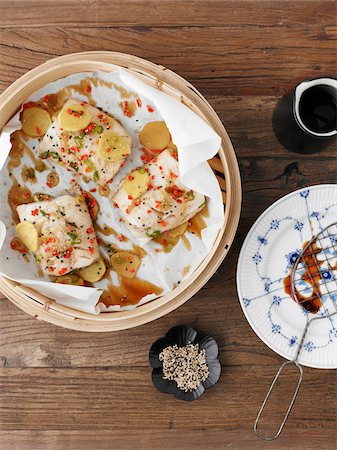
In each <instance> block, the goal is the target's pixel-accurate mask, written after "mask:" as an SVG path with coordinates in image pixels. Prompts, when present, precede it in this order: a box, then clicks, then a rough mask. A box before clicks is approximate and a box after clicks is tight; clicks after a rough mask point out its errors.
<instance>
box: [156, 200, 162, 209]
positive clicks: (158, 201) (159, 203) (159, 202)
mask: <svg viewBox="0 0 337 450" xmlns="http://www.w3.org/2000/svg"><path fill="white" fill-rule="evenodd" d="M162 203H163V202H162V201H160V200H156V208H159V207H160V205H161V204H162Z"/></svg>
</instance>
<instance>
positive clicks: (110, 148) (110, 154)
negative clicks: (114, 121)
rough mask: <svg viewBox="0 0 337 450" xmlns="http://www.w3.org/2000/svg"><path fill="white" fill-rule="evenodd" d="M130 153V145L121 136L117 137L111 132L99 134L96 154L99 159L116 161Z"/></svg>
mask: <svg viewBox="0 0 337 450" xmlns="http://www.w3.org/2000/svg"><path fill="white" fill-rule="evenodd" d="M130 153H131V148H130V145H129V144H128V143H127V141H126V140H125V139H124V138H123V137H122V136H117V135H116V134H115V133H113V132H112V131H107V132H105V133H102V134H101V136H100V141H99V148H98V152H97V155H98V157H99V158H101V159H104V160H105V161H118V160H120V159H123V158H125V157H126V156H128V155H130Z"/></svg>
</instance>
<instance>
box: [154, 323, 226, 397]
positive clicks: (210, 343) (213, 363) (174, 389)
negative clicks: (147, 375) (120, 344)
mask: <svg viewBox="0 0 337 450" xmlns="http://www.w3.org/2000/svg"><path fill="white" fill-rule="evenodd" d="M188 344H193V345H195V344H199V350H205V355H206V364H207V367H208V371H209V373H208V376H207V378H206V380H205V381H202V382H201V384H200V385H199V386H198V387H197V388H196V389H194V390H193V391H187V392H186V391H184V390H182V389H180V388H179V387H178V386H177V383H176V381H174V380H168V379H164V378H163V363H162V361H160V359H159V355H160V353H161V352H162V351H163V350H164V349H165V348H167V347H169V346H173V345H176V346H177V347H185V346H187V345H188ZM149 360H150V364H151V367H152V368H153V371H152V382H153V384H154V386H155V387H156V388H157V389H158V391H160V392H163V393H165V394H173V395H174V396H175V397H176V398H178V399H180V400H187V401H191V400H196V399H197V398H199V397H200V396H201V395H202V394H203V393H204V392H205V389H209V388H210V387H212V386H214V384H216V383H217V382H218V380H219V378H220V374H221V365H220V362H219V360H218V344H217V343H216V341H215V340H214V339H213V338H212V336H209V335H208V334H205V333H199V332H197V331H195V330H194V329H193V328H191V327H189V326H187V325H180V326H176V327H173V328H171V329H170V330H169V331H168V332H167V334H166V336H165V337H163V338H161V339H158V341H156V342H155V343H154V344H153V345H152V347H151V349H150V354H149Z"/></svg>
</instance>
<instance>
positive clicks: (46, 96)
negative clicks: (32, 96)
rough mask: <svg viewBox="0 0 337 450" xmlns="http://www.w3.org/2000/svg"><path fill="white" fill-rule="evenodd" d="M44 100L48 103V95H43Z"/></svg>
mask: <svg viewBox="0 0 337 450" xmlns="http://www.w3.org/2000/svg"><path fill="white" fill-rule="evenodd" d="M43 101H44V103H48V101H49V97H48V95H45V96H44V97H43Z"/></svg>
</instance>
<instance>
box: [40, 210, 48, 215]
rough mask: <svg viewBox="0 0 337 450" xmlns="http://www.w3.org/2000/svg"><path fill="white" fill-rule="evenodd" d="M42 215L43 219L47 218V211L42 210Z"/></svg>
mask: <svg viewBox="0 0 337 450" xmlns="http://www.w3.org/2000/svg"><path fill="white" fill-rule="evenodd" d="M40 214H41V215H42V216H43V217H47V213H46V212H45V211H43V209H40Z"/></svg>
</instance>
